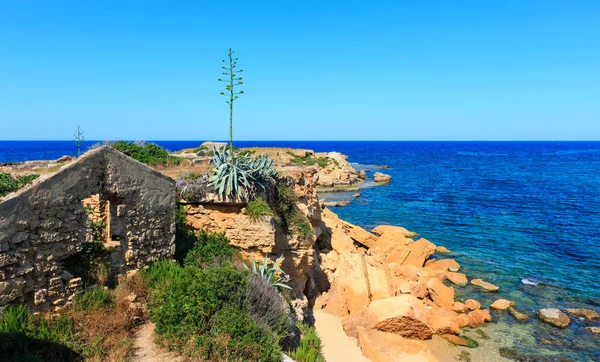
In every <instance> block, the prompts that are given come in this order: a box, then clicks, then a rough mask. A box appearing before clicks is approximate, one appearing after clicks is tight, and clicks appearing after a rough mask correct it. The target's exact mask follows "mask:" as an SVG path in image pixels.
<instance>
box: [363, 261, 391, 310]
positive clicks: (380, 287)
mask: <svg viewBox="0 0 600 362" xmlns="http://www.w3.org/2000/svg"><path fill="white" fill-rule="evenodd" d="M369 261H370V259H369ZM366 266H367V276H368V278H369V291H370V293H371V300H377V299H385V298H389V297H393V296H394V290H393V288H392V283H391V281H390V276H389V274H388V272H387V270H386V267H385V266H384V265H381V264H376V263H373V262H367V264H366Z"/></svg>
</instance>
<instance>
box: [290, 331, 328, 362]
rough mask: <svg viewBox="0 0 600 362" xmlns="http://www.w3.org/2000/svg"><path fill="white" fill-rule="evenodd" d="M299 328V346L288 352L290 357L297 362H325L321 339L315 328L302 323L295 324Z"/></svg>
mask: <svg viewBox="0 0 600 362" xmlns="http://www.w3.org/2000/svg"><path fill="white" fill-rule="evenodd" d="M297 326H298V328H300V333H301V339H300V345H299V346H298V348H296V350H294V351H291V352H290V357H291V358H293V359H294V360H296V361H298V362H325V359H324V358H323V355H322V354H321V353H322V349H323V348H322V346H321V338H320V337H319V335H318V334H317V331H316V330H315V327H312V326H309V325H308V324H304V323H300V322H298V323H297Z"/></svg>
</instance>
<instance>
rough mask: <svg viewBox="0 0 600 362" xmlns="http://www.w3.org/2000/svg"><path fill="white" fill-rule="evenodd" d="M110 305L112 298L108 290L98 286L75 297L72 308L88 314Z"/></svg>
mask: <svg viewBox="0 0 600 362" xmlns="http://www.w3.org/2000/svg"><path fill="white" fill-rule="evenodd" d="M111 303H112V296H111V295H110V291H109V290H108V289H105V288H103V287H100V286H93V287H91V288H88V289H86V290H85V291H84V292H83V294H81V295H79V296H77V297H76V299H75V301H74V303H73V308H75V309H77V310H84V311H87V312H89V311H92V310H94V309H98V308H102V307H106V306H109V305H110V304H111Z"/></svg>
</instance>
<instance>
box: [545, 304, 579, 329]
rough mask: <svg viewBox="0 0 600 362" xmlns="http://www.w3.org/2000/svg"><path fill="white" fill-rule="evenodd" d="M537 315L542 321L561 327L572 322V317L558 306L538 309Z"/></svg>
mask: <svg viewBox="0 0 600 362" xmlns="http://www.w3.org/2000/svg"><path fill="white" fill-rule="evenodd" d="M537 316H538V318H539V319H541V320H542V322H545V323H548V324H551V325H553V326H555V327H559V328H566V327H568V326H569V324H570V323H571V319H570V318H569V317H568V316H567V315H566V314H564V313H563V312H561V311H560V310H559V309H556V308H544V309H540V310H538V311H537Z"/></svg>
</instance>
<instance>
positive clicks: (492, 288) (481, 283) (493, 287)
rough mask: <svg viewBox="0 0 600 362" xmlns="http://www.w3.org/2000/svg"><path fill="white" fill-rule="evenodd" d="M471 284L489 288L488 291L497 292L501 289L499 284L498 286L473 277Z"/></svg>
mask: <svg viewBox="0 0 600 362" xmlns="http://www.w3.org/2000/svg"><path fill="white" fill-rule="evenodd" d="M471 284H473V285H475V286H477V287H480V288H483V289H485V290H487V291H488V292H496V291H498V289H500V287H499V286H496V285H494V284H492V283H488V282H485V281H483V280H481V279H471Z"/></svg>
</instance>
